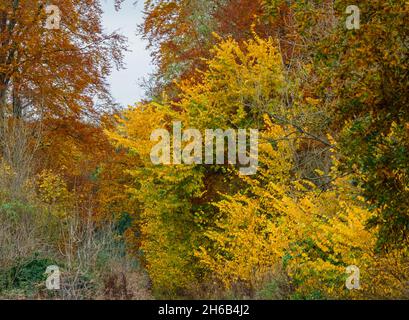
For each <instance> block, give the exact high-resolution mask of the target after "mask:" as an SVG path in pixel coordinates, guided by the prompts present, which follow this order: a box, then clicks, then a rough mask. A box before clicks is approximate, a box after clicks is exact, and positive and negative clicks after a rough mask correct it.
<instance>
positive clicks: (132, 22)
mask: <svg viewBox="0 0 409 320" xmlns="http://www.w3.org/2000/svg"><path fill="white" fill-rule="evenodd" d="M134 2H135V1H134V0H126V1H124V3H123V4H122V8H121V10H120V11H118V12H116V11H115V9H114V0H102V1H101V3H102V5H103V9H104V16H103V26H104V28H105V31H106V32H112V31H115V30H117V31H119V33H121V34H123V35H125V36H126V37H127V38H128V47H129V50H130V51H129V52H126V53H125V58H124V62H125V69H124V70H120V71H116V69H114V70H113V72H112V75H111V76H110V77H109V78H108V82H109V84H110V86H111V94H112V96H113V97H114V99H115V100H116V102H118V103H120V104H121V105H122V106H123V107H126V106H128V105H134V104H135V103H136V102H138V101H139V100H141V99H142V98H143V97H144V90H143V88H142V87H141V82H142V80H143V79H144V78H147V77H148V75H149V74H150V73H152V72H153V65H152V62H151V56H150V53H149V51H148V50H147V49H146V45H147V43H146V42H145V41H143V40H142V39H141V37H140V36H138V35H136V31H137V25H138V24H140V23H141V22H142V21H143V2H144V1H143V0H138V1H137V3H136V4H135V5H134Z"/></svg>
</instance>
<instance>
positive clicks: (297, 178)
mask: <svg viewBox="0 0 409 320" xmlns="http://www.w3.org/2000/svg"><path fill="white" fill-rule="evenodd" d="M121 2H122V1H120V0H116V1H115V3H112V5H115V6H116V7H117V9H118V10H120V5H121ZM47 4H48V1H40V0H1V1H0V43H1V47H0V297H2V298H18V299H24V298H34V299H46V298H55V299H94V298H97V299H153V298H157V299H158V298H159V299H160V298H168V299H176V298H190V299H202V298H211V299H219V298H228V299H239V298H240V299H380V298H386V299H402V298H403V299H405V298H406V299H407V298H409V113H408V111H409V101H408V97H409V88H408V85H409V69H408V67H409V63H408V46H409V38H408V37H409V25H408V21H409V20H408V18H409V17H408V15H409V2H408V1H406V0H390V1H383V0H382V1H381V0H361V1H359V3H358V1H357V3H350V1H345V0H285V1H284V0H205V1H203V0H146V1H145V20H144V23H143V24H142V25H140V26H139V27H138V32H139V34H141V35H142V36H143V37H144V39H146V40H148V41H149V46H150V49H151V50H152V52H153V59H154V62H155V63H156V66H157V69H156V73H155V74H153V75H152V76H151V77H150V79H148V80H147V81H146V83H145V86H146V93H147V99H146V100H145V101H142V102H138V103H137V104H136V105H135V106H133V107H129V108H127V109H126V110H123V109H121V108H119V107H118V106H117V105H116V104H115V103H114V102H113V101H112V98H111V95H110V92H109V87H108V85H107V81H106V79H107V76H108V75H109V74H110V71H111V70H112V68H121V67H123V65H122V58H123V53H124V52H125V50H126V39H125V38H124V37H123V36H121V35H120V34H118V33H110V34H106V33H105V32H104V31H103V28H102V25H101V15H102V10H101V4H100V1H98V0H54V1H53V4H55V5H57V6H58V7H59V8H60V9H61V12H62V20H61V28H60V30H47V29H45V28H44V21H45V20H46V18H47V15H46V13H45V10H44V6H45V5H47ZM352 4H356V5H358V6H359V8H360V11H361V27H360V29H359V30H347V28H346V27H345V21H346V18H347V15H346V14H345V9H346V7H347V6H349V5H352ZM175 120H180V121H182V122H183V124H184V126H185V127H186V128H188V127H193V128H198V129H201V130H204V129H212V128H222V129H227V128H234V129H238V128H257V129H259V130H260V132H261V139H260V167H259V171H258V174H257V175H254V176H249V177H243V176H240V175H238V173H237V168H235V167H232V166H216V165H215V166H198V165H193V166H153V165H152V163H151V161H150V158H149V153H150V149H151V147H152V142H151V141H150V139H149V138H150V134H151V132H152V131H153V130H155V129H157V128H170V127H171V125H172V122H173V121H175ZM52 264H56V265H58V266H59V267H60V268H61V271H62V289H61V290H59V291H55V292H51V291H48V290H46V288H45V275H44V272H45V269H46V267H47V266H49V265H52ZM350 265H356V266H358V267H359V268H360V270H361V289H360V290H352V291H351V290H347V289H346V288H345V280H346V278H347V276H348V275H347V274H346V272H345V269H346V267H347V266H350Z"/></svg>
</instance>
